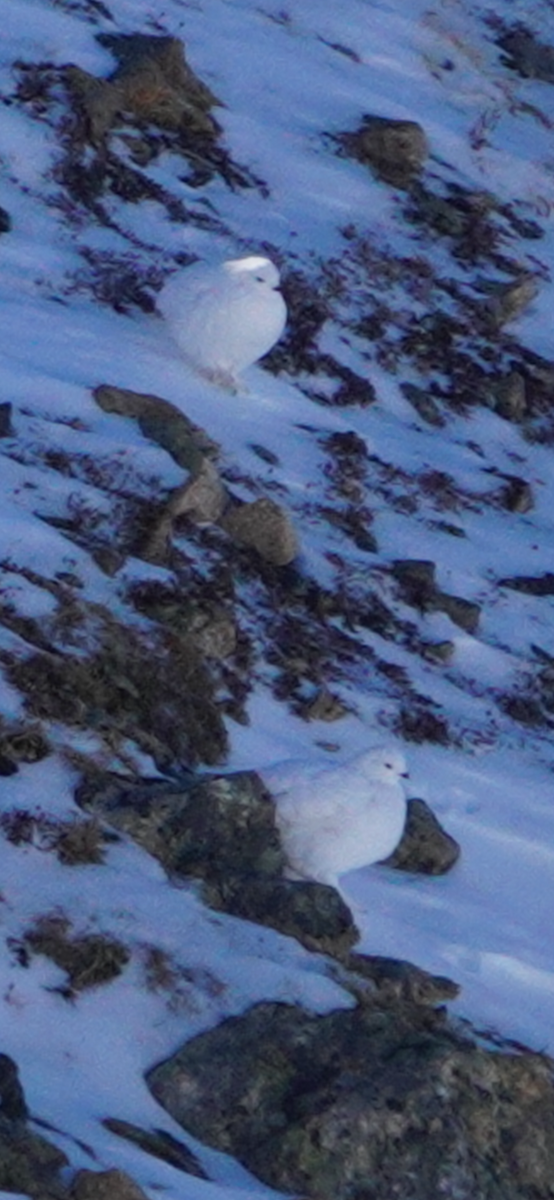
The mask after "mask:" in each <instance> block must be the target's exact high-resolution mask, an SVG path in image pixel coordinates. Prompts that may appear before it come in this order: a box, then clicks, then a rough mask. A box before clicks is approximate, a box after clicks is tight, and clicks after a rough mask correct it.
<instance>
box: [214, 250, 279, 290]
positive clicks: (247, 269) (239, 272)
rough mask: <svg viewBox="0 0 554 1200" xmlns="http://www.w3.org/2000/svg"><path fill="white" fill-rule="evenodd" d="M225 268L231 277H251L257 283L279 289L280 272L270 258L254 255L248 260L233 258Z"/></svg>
mask: <svg viewBox="0 0 554 1200" xmlns="http://www.w3.org/2000/svg"><path fill="white" fill-rule="evenodd" d="M224 266H225V270H226V271H228V272H229V274H230V275H234V276H243V277H246V278H248V277H250V278H251V279H252V280H255V281H256V283H264V284H265V285H266V287H270V288H278V287H279V282H280V275H279V271H278V269H277V267H276V266H275V263H272V261H271V259H270V258H263V257H262V256H261V255H256V254H252V255H250V256H249V257H248V258H231V259H229V261H228V262H226V263H225V264H224Z"/></svg>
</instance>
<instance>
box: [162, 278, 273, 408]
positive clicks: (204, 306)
mask: <svg viewBox="0 0 554 1200" xmlns="http://www.w3.org/2000/svg"><path fill="white" fill-rule="evenodd" d="M157 305H158V308H159V311H160V312H161V314H162V316H163V317H164V318H165V320H166V322H167V325H168V328H169V330H170V332H171V334H172V336H173V337H174V339H175V341H176V343H177V345H178V346H179V349H180V350H181V353H182V355H183V357H184V358H185V359H186V361H187V362H188V363H190V365H191V366H192V367H194V368H195V370H196V371H199V372H200V373H201V374H202V375H206V376H207V377H208V378H209V379H211V380H212V381H213V382H215V383H219V384H221V385H222V386H223V387H230V388H232V389H233V390H236V388H237V376H238V374H239V373H240V371H242V370H244V368H245V367H250V366H252V364H253V363H255V362H257V361H258V359H259V358H261V357H262V355H264V354H267V352H268V350H271V347H272V346H274V345H275V342H277V341H278V340H279V338H280V337H281V334H282V332H283V329H284V328H285V322H286V319H287V307H286V304H285V301H284V300H283V297H282V295H281V292H280V291H279V272H278V270H277V267H276V266H275V264H274V263H272V262H271V261H270V259H269V258H261V257H258V256H251V257H249V258H235V259H230V260H229V261H228V262H223V263H220V264H219V265H218V266H210V265H209V264H206V263H198V264H196V265H195V266H193V267H188V268H187V269H186V270H184V271H180V272H179V274H177V275H174V276H173V278H172V279H170V280H169V282H168V283H166V285H165V287H164V288H163V289H162V291H161V293H160V295H159V297H158V301H157Z"/></svg>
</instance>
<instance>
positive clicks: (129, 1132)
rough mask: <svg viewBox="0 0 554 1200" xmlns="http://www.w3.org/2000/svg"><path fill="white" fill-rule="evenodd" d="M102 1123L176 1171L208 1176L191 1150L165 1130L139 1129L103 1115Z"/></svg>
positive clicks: (116, 1118) (126, 1122) (197, 1176)
mask: <svg viewBox="0 0 554 1200" xmlns="http://www.w3.org/2000/svg"><path fill="white" fill-rule="evenodd" d="M102 1124H103V1125H104V1126H105V1128H106V1129H109V1130H110V1133H115V1134H117V1136H118V1137H121V1138H126V1140H127V1141H128V1142H131V1143H132V1145H134V1146H139V1147H140V1149H141V1150H143V1151H144V1153H145V1154H151V1155H152V1156H153V1157H154V1158H159V1159H161V1161H162V1162H166V1163H169V1165H170V1166H171V1167H175V1169H176V1170H177V1171H183V1172H184V1173H185V1174H187V1175H194V1176H196V1178H197V1179H207V1178H208V1176H207V1175H206V1172H205V1171H204V1170H203V1168H202V1167H201V1166H200V1163H199V1161H198V1159H197V1158H196V1155H194V1154H193V1153H192V1150H189V1148H188V1146H186V1145H185V1143H184V1142H180V1141H179V1140H178V1138H176V1137H174V1136H173V1134H171V1133H168V1132H167V1130H165V1129H154V1130H152V1129H141V1127H140V1125H133V1124H132V1123H131V1122H130V1121H122V1120H120V1118H119V1117H104V1119H103V1121H102Z"/></svg>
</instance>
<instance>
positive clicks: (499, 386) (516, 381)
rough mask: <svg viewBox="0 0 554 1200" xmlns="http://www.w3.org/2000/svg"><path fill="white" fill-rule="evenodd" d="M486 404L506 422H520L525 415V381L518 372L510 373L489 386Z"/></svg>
mask: <svg viewBox="0 0 554 1200" xmlns="http://www.w3.org/2000/svg"><path fill="white" fill-rule="evenodd" d="M486 400H487V403H488V404H489V406H490V407H491V408H493V409H494V411H495V412H497V413H498V415H499V417H504V419H505V420H506V421H522V420H523V418H524V416H525V415H526V413H527V395H526V387H525V380H524V378H523V375H520V373H519V371H510V374H509V375H505V376H504V377H503V378H502V379H497V380H496V381H493V383H492V384H491V385H490V386H489V390H488V392H487V395H486Z"/></svg>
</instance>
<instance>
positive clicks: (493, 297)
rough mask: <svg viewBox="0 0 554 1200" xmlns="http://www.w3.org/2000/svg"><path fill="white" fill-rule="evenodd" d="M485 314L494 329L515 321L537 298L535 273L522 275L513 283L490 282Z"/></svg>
mask: <svg viewBox="0 0 554 1200" xmlns="http://www.w3.org/2000/svg"><path fill="white" fill-rule="evenodd" d="M486 290H487V292H488V296H487V299H486V300H485V302H484V304H483V315H484V316H485V318H486V321H487V323H488V324H489V325H491V326H492V327H493V328H494V329H500V328H501V327H502V326H503V325H506V324H507V323H508V321H514V320H515V319H516V318H517V317H519V316H520V315H521V313H522V312H523V311H524V310H525V309H526V308H527V306H528V305H529V304H531V302H532V301H533V300H534V299H535V297H536V295H537V293H538V290H539V285H538V282H537V280H536V279H535V277H534V275H520V276H519V278H516V279H513V280H512V281H511V283H489V284H488V286H487V289H486Z"/></svg>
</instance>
